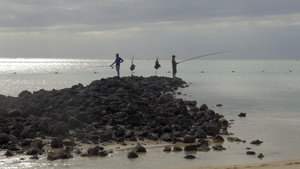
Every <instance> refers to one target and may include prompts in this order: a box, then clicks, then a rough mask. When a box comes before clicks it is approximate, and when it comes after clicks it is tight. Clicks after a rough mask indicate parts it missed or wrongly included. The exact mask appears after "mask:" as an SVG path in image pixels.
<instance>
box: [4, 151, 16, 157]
mask: <svg viewBox="0 0 300 169" xmlns="http://www.w3.org/2000/svg"><path fill="white" fill-rule="evenodd" d="M4 155H5V156H6V157H11V156H14V154H13V153H12V152H11V151H6V153H5V154H4Z"/></svg>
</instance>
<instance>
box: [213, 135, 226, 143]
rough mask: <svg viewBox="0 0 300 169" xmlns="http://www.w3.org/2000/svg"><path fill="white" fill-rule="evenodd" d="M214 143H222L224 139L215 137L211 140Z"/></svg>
mask: <svg viewBox="0 0 300 169" xmlns="http://www.w3.org/2000/svg"><path fill="white" fill-rule="evenodd" d="M213 141H214V142H224V138H223V137H222V136H216V137H215V138H214V139H213Z"/></svg>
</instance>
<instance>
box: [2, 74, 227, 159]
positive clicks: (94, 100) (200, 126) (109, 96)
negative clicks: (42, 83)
mask: <svg viewBox="0 0 300 169" xmlns="http://www.w3.org/2000/svg"><path fill="white" fill-rule="evenodd" d="M180 87H186V83H185V82H184V81H183V80H182V79H180V78H168V77H157V76H155V77H135V76H132V77H122V78H118V77H113V78H106V79H100V80H95V81H93V82H92V83H91V84H89V85H87V86H83V85H82V84H78V85H74V86H72V87H71V88H65V89H60V90H54V89H53V90H51V91H46V90H39V91H35V92H33V93H32V92H29V91H23V92H21V93H20V94H19V96H18V97H9V96H3V95H0V120H1V123H0V148H1V149H3V151H9V152H14V151H25V153H27V154H28V155H36V154H41V153H43V152H44V150H43V146H44V144H43V143H42V140H43V139H45V138H51V139H52V142H51V147H52V148H59V149H60V153H57V152H51V153H49V158H50V159H51V160H55V159H57V158H60V156H59V155H57V154H63V155H62V156H63V158H71V157H72V155H70V154H68V153H65V152H66V151H65V150H64V151H62V150H61V149H62V148H64V147H65V148H66V147H74V146H76V144H75V143H74V142H75V141H80V142H82V143H94V144H97V143H104V142H111V141H116V142H124V141H126V140H128V141H139V140H146V139H147V140H154V141H157V140H163V141H167V142H172V143H174V142H183V143H193V142H196V141H197V140H198V139H205V138H206V137H207V136H214V137H215V136H217V135H218V134H219V132H220V130H221V129H224V130H226V128H227V126H228V121H227V120H225V119H224V118H223V116H222V115H220V114H217V113H215V112H214V111H213V110H211V109H209V108H208V107H207V106H206V105H201V106H200V107H197V105H196V104H197V103H196V102H195V101H185V100H183V99H181V98H176V96H175V95H174V94H173V93H174V91H175V90H177V89H178V88H180ZM191 106H192V108H191ZM67 140H74V141H67ZM92 150H94V149H91V150H90V152H89V154H96V155H99V150H98V149H97V150H96V151H95V152H96V153H94V151H92ZM61 152H63V153H61ZM67 152H68V151H67ZM12 154H13V153H12ZM65 154H67V155H65Z"/></svg>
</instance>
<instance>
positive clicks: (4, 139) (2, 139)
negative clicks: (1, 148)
mask: <svg viewBox="0 0 300 169" xmlns="http://www.w3.org/2000/svg"><path fill="white" fill-rule="evenodd" d="M9 141H10V138H9V136H8V135H7V134H6V133H1V134H0V145H2V144H6V143H8V142H9Z"/></svg>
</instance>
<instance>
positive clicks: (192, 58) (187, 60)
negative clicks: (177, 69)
mask: <svg viewBox="0 0 300 169" xmlns="http://www.w3.org/2000/svg"><path fill="white" fill-rule="evenodd" d="M227 52H233V51H232V50H231V51H221V52H215V53H209V54H205V55H201V56H197V57H193V58H189V59H186V60H183V61H180V62H177V63H182V62H186V61H189V60H193V59H197V58H200V57H204V56H209V55H216V54H220V53H227Z"/></svg>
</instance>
